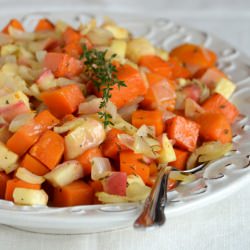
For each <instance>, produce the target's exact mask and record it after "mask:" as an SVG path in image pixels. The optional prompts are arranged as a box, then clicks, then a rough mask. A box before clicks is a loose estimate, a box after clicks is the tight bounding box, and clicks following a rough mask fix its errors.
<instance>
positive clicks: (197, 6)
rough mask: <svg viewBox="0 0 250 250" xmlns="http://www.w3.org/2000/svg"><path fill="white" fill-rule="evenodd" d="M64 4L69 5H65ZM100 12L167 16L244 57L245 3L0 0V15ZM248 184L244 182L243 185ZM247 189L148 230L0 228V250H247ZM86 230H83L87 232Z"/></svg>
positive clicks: (248, 20)
mask: <svg viewBox="0 0 250 250" xmlns="http://www.w3.org/2000/svg"><path fill="white" fill-rule="evenodd" d="M69 2H70V3H69ZM63 5H64V6H67V7H68V8H69V9H73V8H74V6H79V8H81V9H85V8H86V9H95V8H101V9H103V10H104V11H105V10H106V11H109V10H117V11H120V12H133V13H139V14H144V15H149V16H157V17H167V18H169V19H173V20H176V21H179V22H182V23H186V24H188V25H191V26H193V27H197V28H199V29H202V30H205V31H209V32H212V33H214V34H216V35H218V36H220V37H221V38H223V39H224V40H227V41H228V42H230V43H231V44H233V45H234V46H236V47H237V48H239V49H241V50H242V51H243V52H245V53H247V54H248V55H250V1H249V0H237V1H236V0H217V1H216V0H210V1H204V0H185V1H183V0H182V1H180V0H175V1H173V0H171V1H170V0H151V1H149V0H144V1H143V0H139V1H135V0H93V1H91V2H90V1H89V2H88V1H83V0H81V1H80V0H70V1H65V2H64V1H59V0H54V1H52V0H50V1H48V0H43V1H42V2H40V1H32V0H25V1H21V0H0V7H1V11H3V9H6V11H7V10H8V11H10V10H12V9H13V8H22V9H25V8H26V6H29V9H30V8H32V9H33V10H34V11H38V10H39V11H41V10H50V9H58V6H60V8H62V6H63ZM249 184H250V180H249ZM249 208H250V188H249V187H246V188H245V189H243V190H241V191H240V192H238V193H236V194H235V195H232V196H231V197H229V198H227V199H225V200H223V201H220V202H219V203H216V204H213V205H209V206H207V207H205V208H203V209H200V210H198V211H197V210H196V211H194V212H193V213H189V214H184V215H182V216H179V217H177V218H171V219H169V220H168V221H167V223H166V224H165V225H164V226H163V227H162V228H159V229H157V230H154V231H147V232H136V231H134V230H133V229H126V230H122V231H117V232H111V233H101V234H92V235H75V236H67V235H66V236H65V235H64V236H60V235H41V234H33V233H26V232H21V231H18V230H15V229H12V228H8V227H5V226H0V250H16V249H18V250H40V249H41V250H50V249H53V250H59V249H60V250H75V249H77V250H80V249H91V250H95V249H102V250H121V249H128V250H133V249H150V250H153V249H157V250H165V249H166V250H167V249H171V250H175V249H177V250H182V249H185V250H193V249H194V250H196V249H197V250H198V249H199V250H205V249H208V250H213V249H215V250H217V249H220V250H223V249H227V250H238V249H239V250H247V249H250V237H249V235H250V209H249ZM87 226H88V225H86V227H87Z"/></svg>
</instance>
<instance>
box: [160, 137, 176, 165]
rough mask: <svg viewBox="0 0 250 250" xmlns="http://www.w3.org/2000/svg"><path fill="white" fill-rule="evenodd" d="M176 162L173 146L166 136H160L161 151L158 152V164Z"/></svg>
mask: <svg viewBox="0 0 250 250" xmlns="http://www.w3.org/2000/svg"><path fill="white" fill-rule="evenodd" d="M175 160H176V155H175V152H174V148H173V145H172V144H171V142H170V141H169V139H168V137H167V135H166V134H165V133H164V134H163V135H162V150H161V152H160V157H159V163H168V162H172V161H175Z"/></svg>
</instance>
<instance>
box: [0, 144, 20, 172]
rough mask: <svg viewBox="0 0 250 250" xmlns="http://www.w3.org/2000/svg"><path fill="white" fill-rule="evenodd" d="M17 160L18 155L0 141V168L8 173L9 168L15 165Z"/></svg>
mask: <svg viewBox="0 0 250 250" xmlns="http://www.w3.org/2000/svg"><path fill="white" fill-rule="evenodd" d="M17 160H18V155H17V154H15V153H13V152H12V151H10V150H9V149H8V148H7V147H6V146H5V145H4V144H3V143H2V142H0V168H1V169H3V170H4V171H5V172H6V173H9V172H10V170H9V168H10V167H11V166H13V165H15V164H16V163H17ZM11 169H12V168H11ZM14 170H15V168H14Z"/></svg>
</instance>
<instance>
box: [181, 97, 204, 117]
mask: <svg viewBox="0 0 250 250" xmlns="http://www.w3.org/2000/svg"><path fill="white" fill-rule="evenodd" d="M204 112H205V110H204V109H203V108H202V107H201V106H200V105H199V104H198V103H197V102H195V101H194V100H193V99H191V98H187V99H186V100H185V116H186V117H188V118H194V117H195V116H197V115H199V114H202V113H204Z"/></svg>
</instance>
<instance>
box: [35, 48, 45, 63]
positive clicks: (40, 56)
mask: <svg viewBox="0 0 250 250" xmlns="http://www.w3.org/2000/svg"><path fill="white" fill-rule="evenodd" d="M46 54H47V51H45V50H39V51H36V52H35V55H36V59H37V61H38V62H40V63H41V62H43V61H44V58H45V56H46Z"/></svg>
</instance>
